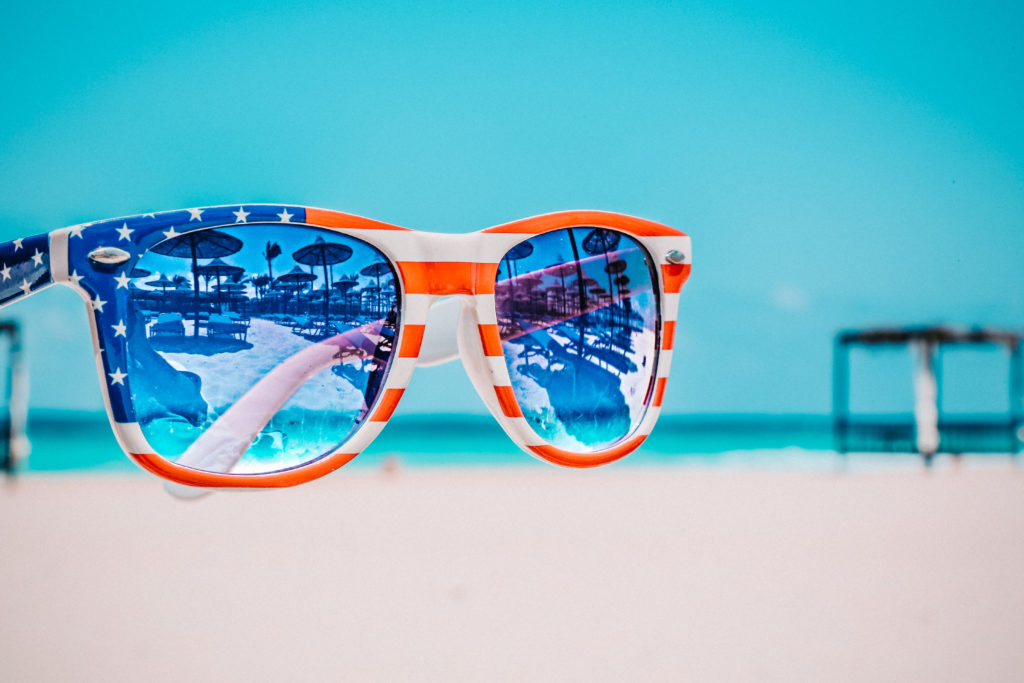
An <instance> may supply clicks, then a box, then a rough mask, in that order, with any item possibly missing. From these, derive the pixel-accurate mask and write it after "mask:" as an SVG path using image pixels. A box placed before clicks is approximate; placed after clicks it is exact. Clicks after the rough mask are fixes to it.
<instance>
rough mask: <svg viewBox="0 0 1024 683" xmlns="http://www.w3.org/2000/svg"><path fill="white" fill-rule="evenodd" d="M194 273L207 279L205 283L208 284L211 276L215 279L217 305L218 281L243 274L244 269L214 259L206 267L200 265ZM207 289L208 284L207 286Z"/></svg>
mask: <svg viewBox="0 0 1024 683" xmlns="http://www.w3.org/2000/svg"><path fill="white" fill-rule="evenodd" d="M196 272H197V273H199V274H200V275H202V276H203V277H205V278H207V280H206V281H207V283H209V281H210V280H209V278H210V277H211V276H213V277H216V278H217V287H216V289H217V303H218V304H219V303H220V301H221V298H220V292H221V289H220V279H221V278H222V277H231V276H233V275H241V274H242V273H244V272H245V268H242V267H241V266H233V265H231V264H230V263H225V262H224V261H222V260H221V259H219V258H215V259H213V260H212V261H210V262H209V263H207V264H206V265H202V266H199V267H198V268H196ZM207 287H209V284H207Z"/></svg>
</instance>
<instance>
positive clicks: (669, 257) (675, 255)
mask: <svg viewBox="0 0 1024 683" xmlns="http://www.w3.org/2000/svg"><path fill="white" fill-rule="evenodd" d="M665 260H666V261H668V262H669V263H686V254H685V253H683V252H681V251H679V250H678V249H673V250H672V251H670V252H668V253H667V254H665Z"/></svg>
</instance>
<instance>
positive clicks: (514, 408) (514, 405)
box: [494, 387, 523, 417]
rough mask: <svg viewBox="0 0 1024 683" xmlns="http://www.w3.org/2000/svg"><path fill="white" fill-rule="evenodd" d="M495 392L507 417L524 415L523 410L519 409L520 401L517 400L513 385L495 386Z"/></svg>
mask: <svg viewBox="0 0 1024 683" xmlns="http://www.w3.org/2000/svg"><path fill="white" fill-rule="evenodd" d="M494 393H495V394H497V395H498V403H499V404H500V405H501V412H503V413H504V414H505V417H522V416H523V411H522V410H520V409H519V401H517V400H516V395H515V392H513V391H512V387H494Z"/></svg>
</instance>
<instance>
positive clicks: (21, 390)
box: [0, 233, 53, 475]
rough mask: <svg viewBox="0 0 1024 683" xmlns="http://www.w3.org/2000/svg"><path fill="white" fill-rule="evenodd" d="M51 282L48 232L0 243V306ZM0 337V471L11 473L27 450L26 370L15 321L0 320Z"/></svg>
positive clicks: (2, 306) (43, 287) (19, 335)
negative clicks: (0, 358)
mask: <svg viewBox="0 0 1024 683" xmlns="http://www.w3.org/2000/svg"><path fill="white" fill-rule="evenodd" d="M52 284H53V274H52V273H51V271H50V235H49V234H48V233H44V234H42V235H33V236H31V237H22V238H20V239H16V240H12V241H10V242H3V243H0V308H4V307H6V306H7V305H9V304H12V303H14V302H15V301H19V300H20V299H24V298H25V297H27V296H31V295H32V294H34V293H35V292H37V291H39V290H41V289H45V288H46V287H49V286H50V285H52ZM0 337H7V338H8V339H9V343H8V347H7V354H8V358H7V359H6V367H7V374H6V376H5V377H4V378H3V382H4V386H3V393H4V395H3V399H4V401H5V403H4V405H3V408H2V411H0V413H2V414H0V421H2V425H0V426H2V432H3V433H2V436H3V443H2V444H0V449H2V450H0V470H2V471H3V472H4V474H5V475H11V474H14V472H15V469H16V467H17V464H18V461H19V460H21V458H22V457H23V456H25V455H27V453H28V449H29V444H28V439H27V437H26V436H25V425H26V422H27V417H28V372H27V367H26V365H25V363H24V361H23V354H22V343H21V334H20V331H19V328H18V325H17V323H15V322H12V321H3V322H0Z"/></svg>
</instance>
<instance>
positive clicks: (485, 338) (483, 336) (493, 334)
mask: <svg viewBox="0 0 1024 683" xmlns="http://www.w3.org/2000/svg"><path fill="white" fill-rule="evenodd" d="M480 341H481V342H482V343H483V345H484V355H485V356H504V355H505V352H504V351H502V350H501V336H500V335H499V333H498V326H497V325H481V326H480Z"/></svg>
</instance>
